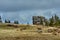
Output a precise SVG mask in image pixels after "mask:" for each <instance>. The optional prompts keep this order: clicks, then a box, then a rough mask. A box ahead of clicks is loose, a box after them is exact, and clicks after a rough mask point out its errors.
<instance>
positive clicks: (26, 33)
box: [0, 24, 60, 40]
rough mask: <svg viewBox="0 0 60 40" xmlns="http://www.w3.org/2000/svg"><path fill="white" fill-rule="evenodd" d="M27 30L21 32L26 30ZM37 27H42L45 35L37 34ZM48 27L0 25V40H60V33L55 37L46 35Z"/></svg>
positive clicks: (49, 34)
mask: <svg viewBox="0 0 60 40" xmlns="http://www.w3.org/2000/svg"><path fill="white" fill-rule="evenodd" d="M25 27H26V29H25V30H20V29H21V28H25ZM37 27H41V28H42V30H43V33H38V32H37ZM47 28H48V27H43V26H41V25H40V26H36V25H17V27H16V26H14V27H13V26H11V25H8V24H0V40H60V33H58V34H57V35H53V34H52V33H45V32H44V31H45V30H47Z"/></svg>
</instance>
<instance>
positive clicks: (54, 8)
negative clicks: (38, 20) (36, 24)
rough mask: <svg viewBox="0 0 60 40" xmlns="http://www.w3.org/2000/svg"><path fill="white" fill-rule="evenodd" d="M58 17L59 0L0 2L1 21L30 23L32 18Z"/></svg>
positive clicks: (12, 0) (1, 0)
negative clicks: (55, 15)
mask: <svg viewBox="0 0 60 40" xmlns="http://www.w3.org/2000/svg"><path fill="white" fill-rule="evenodd" d="M54 14H57V15H58V16H59V15H60V0H0V15H1V16H2V18H3V20H5V19H10V20H11V21H14V20H18V21H20V23H27V22H30V23H31V24H32V16H45V17H46V18H50V17H51V16H52V15H54Z"/></svg>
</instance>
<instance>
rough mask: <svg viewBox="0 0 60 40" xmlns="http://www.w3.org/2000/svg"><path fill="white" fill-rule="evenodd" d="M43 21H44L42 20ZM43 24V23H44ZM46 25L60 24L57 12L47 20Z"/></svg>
mask: <svg viewBox="0 0 60 40" xmlns="http://www.w3.org/2000/svg"><path fill="white" fill-rule="evenodd" d="M41 23H42V22H41ZM42 25H43V24H42ZM45 25H46V26H60V18H59V17H58V16H57V15H56V14H55V15H54V16H52V17H51V18H49V19H46V21H45Z"/></svg>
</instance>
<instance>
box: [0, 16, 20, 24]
mask: <svg viewBox="0 0 60 40" xmlns="http://www.w3.org/2000/svg"><path fill="white" fill-rule="evenodd" d="M4 22H5V23H11V21H10V20H9V19H5V21H4ZM0 23H3V21H2V18H1V16H0ZM14 24H19V22H18V20H15V21H14Z"/></svg>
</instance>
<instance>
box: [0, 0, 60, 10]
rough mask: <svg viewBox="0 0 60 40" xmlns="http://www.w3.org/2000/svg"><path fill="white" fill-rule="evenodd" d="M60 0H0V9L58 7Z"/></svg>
mask: <svg viewBox="0 0 60 40" xmlns="http://www.w3.org/2000/svg"><path fill="white" fill-rule="evenodd" d="M59 7H60V0H0V11H21V10H36V9H51V8H59Z"/></svg>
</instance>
